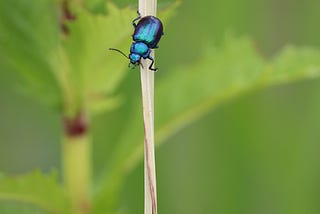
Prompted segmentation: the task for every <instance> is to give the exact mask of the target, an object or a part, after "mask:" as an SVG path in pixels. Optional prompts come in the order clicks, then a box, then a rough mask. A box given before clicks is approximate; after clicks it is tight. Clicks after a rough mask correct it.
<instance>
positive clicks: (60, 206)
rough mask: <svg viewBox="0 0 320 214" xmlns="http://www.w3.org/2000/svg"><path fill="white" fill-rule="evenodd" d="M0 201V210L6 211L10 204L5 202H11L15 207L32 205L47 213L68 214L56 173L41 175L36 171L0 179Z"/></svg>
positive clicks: (65, 199) (62, 190)
mask: <svg viewBox="0 0 320 214" xmlns="http://www.w3.org/2000/svg"><path fill="white" fill-rule="evenodd" d="M0 200H1V201H2V202H1V203H0V210H1V209H2V210H5V209H8V207H9V206H10V203H8V204H7V205H6V203H5V201H8V202H9V201H10V200H12V201H14V202H15V205H16V206H17V205H22V207H24V206H25V205H24V204H33V205H36V206H38V207H40V208H42V209H43V210H45V211H47V213H57V214H58V213H69V212H70V206H69V204H68V200H67V197H66V195H65V191H64V189H62V188H61V187H60V186H59V185H58V184H57V175H56V173H52V174H51V175H43V174H42V173H41V172H39V171H36V172H32V173H29V174H26V175H24V176H18V177H10V176H8V177H3V178H0ZM3 200H5V201H3ZM17 207H18V206H17ZM28 209H31V208H28ZM21 210H22V208H21ZM31 210H34V209H31Z"/></svg>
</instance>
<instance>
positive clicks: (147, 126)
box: [139, 0, 157, 214]
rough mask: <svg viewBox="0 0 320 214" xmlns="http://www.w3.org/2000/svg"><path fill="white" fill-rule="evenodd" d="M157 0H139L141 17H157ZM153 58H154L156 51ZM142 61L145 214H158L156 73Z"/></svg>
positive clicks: (146, 62) (152, 53)
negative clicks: (155, 138)
mask: <svg viewBox="0 0 320 214" xmlns="http://www.w3.org/2000/svg"><path fill="white" fill-rule="evenodd" d="M156 6H157V1H156V0H139V12H140V14H141V16H146V15H153V16H156ZM151 56H152V57H153V58H154V51H153V50H152V52H151ZM149 63H150V62H148V61H146V60H141V64H142V66H140V73H141V90H142V105H143V121H144V135H145V136H144V145H145V146H144V188H145V189H144V214H157V189H156V169H155V154H154V72H153V71H150V70H149V69H148V68H149Z"/></svg>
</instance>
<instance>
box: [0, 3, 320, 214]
mask: <svg viewBox="0 0 320 214" xmlns="http://www.w3.org/2000/svg"><path fill="white" fill-rule="evenodd" d="M116 3H117V4H118V5H119V6H126V5H128V4H130V5H133V6H134V5H135V3H134V2H132V1H119V2H116ZM166 4H167V2H165V1H160V0H159V6H160V7H161V6H165V5H166ZM319 9H320V1H318V0H305V1H299V0H242V1H235V0H223V1H222V0H214V1H212V0H202V1H192V0H185V1H183V2H182V3H181V5H180V7H179V8H178V9H177V10H176V15H175V16H174V17H173V18H172V19H171V20H170V22H169V23H168V24H167V26H165V33H166V34H165V37H163V39H162V41H161V48H160V49H159V50H157V57H158V61H157V65H158V67H159V68H161V72H159V73H157V74H156V78H160V79H161V78H162V77H163V76H166V75H170V73H166V72H165V71H166V70H169V68H170V67H172V66H177V65H181V64H184V65H188V64H192V63H193V62H196V61H197V60H198V59H199V57H200V56H201V54H200V52H201V50H202V49H201V48H202V47H203V46H204V45H206V44H208V43H212V44H219V43H220V42H221V41H222V40H223V38H224V37H225V34H226V32H230V31H231V32H232V33H233V34H234V35H236V36H241V35H249V36H250V37H251V38H252V39H253V40H254V43H255V45H256V47H257V50H258V51H259V53H260V54H261V55H262V56H264V57H266V58H268V57H271V56H273V54H274V53H276V52H277V51H278V50H280V49H281V48H282V47H284V46H285V45H287V44H294V45H297V46H311V47H317V48H320V39H319V35H320V28H319V20H320V13H319ZM171 47H175V48H171ZM166 50H170V51H166ZM0 51H2V50H0ZM2 54H3V53H2ZM0 63H1V61H0ZM2 67H3V66H2ZM162 71H163V72H162ZM136 80H137V79H134V81H136ZM134 81H133V80H132V78H131V79H130V77H127V78H126V80H125V81H124V82H123V87H124V88H131V89H133V90H136V91H139V90H140V88H139V84H138V83H135V82H134ZM319 92H320V80H319V79H314V80H309V81H302V82H297V83H295V84H290V85H282V86H274V87H271V88H270V87H269V88H267V89H262V90H259V91H255V92H251V93H247V94H245V95H242V96H240V97H237V98H235V99H233V100H231V101H228V102H226V103H224V104H223V105H221V106H220V107H219V108H218V109H216V110H215V111H213V112H210V113H209V114H208V115H205V117H202V118H201V119H199V120H197V121H196V122H195V123H193V124H192V125H190V126H188V127H186V128H185V129H183V130H182V131H180V132H179V133H178V134H176V135H175V136H174V137H172V138H170V139H168V140H167V141H166V142H165V143H164V144H163V145H161V146H160V147H158V148H157V152H156V158H157V176H158V177H157V181H158V200H159V201H158V204H159V213H176V214H178V213H179V214H180V213H181V214H182V213H183V214H195V213H219V214H242V213H243V214H249V213H252V214H270V213H272V214H285V213H288V214H289V213H290V214H313V213H319V212H320V203H319V196H320V183H319V181H320V168H319V163H320V156H319V152H318V151H320V132H319V129H320V102H319V100H320V99H319ZM135 94H138V93H135ZM155 105H156V108H157V104H155ZM128 111H129V110H128ZM109 119H110V115H108V114H104V115H100V116H99V117H96V118H94V120H93V121H92V126H93V133H94V136H95V138H94V141H95V142H97V143H101V142H103V138H104V127H106V126H108V120H109ZM61 132H62V131H61V127H60V117H59V115H58V114H56V113H54V112H52V111H51V110H50V109H47V107H46V105H44V104H42V103H40V102H37V100H34V99H32V98H30V97H27V96H25V95H23V93H20V92H19V90H17V88H16V81H15V78H14V75H13V74H12V71H11V70H10V69H5V68H4V69H2V70H0V170H1V171H2V172H5V173H10V174H20V173H23V172H27V171H29V170H32V169H36V168H40V169H42V170H44V171H50V170H51V169H52V168H58V169H60V164H61V163H60V146H61V145H60V136H61ZM99 161H101V160H99ZM100 165H102V164H100ZM96 168H97V169H99V164H97V166H96ZM121 198H122V206H123V207H124V209H126V210H130V213H142V212H143V163H142V162H140V164H139V165H138V167H137V168H135V169H134V170H133V171H132V172H131V173H130V175H129V176H128V177H127V179H126V185H125V187H124V188H123V191H122V197H121Z"/></svg>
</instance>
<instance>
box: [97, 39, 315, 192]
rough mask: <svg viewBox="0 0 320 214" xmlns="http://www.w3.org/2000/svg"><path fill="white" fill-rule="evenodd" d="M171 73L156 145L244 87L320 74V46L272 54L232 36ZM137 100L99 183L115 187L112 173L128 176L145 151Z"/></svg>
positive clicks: (158, 104) (158, 96) (164, 83)
mask: <svg viewBox="0 0 320 214" xmlns="http://www.w3.org/2000/svg"><path fill="white" fill-rule="evenodd" d="M168 74H169V75H166V76H164V77H163V78H162V79H160V80H159V81H156V83H155V87H156V88H155V109H156V114H155V117H156V119H155V121H156V125H155V131H156V143H157V145H159V144H161V143H163V142H165V141H166V140H167V139H168V138H170V137H171V136H173V135H174V134H175V133H177V132H178V131H180V130H181V129H183V128H184V127H186V126H187V125H189V124H191V123H193V122H194V121H196V120H198V119H199V118H200V117H202V116H204V115H205V114H207V113H208V112H210V111H213V110H214V109H215V108H216V107H217V106H219V105H220V104H221V103H223V102H226V101H228V100H231V99H232V98H235V97H237V96H239V95H242V94H244V93H245V92H249V91H253V90H257V89H259V88H262V87H269V86H271V85H274V84H284V83H290V82H293V81H297V80H303V79H306V78H315V77H317V76H319V75H320V51H319V50H316V49H312V48H293V47H287V48H285V49H284V50H283V51H282V52H280V53H279V54H277V55H276V56H275V57H274V58H272V59H271V60H267V59H264V58H263V57H261V56H260V55H259V54H258V53H257V52H256V50H255V48H254V46H253V44H252V42H251V41H250V39H248V38H240V39H235V38H233V37H228V38H227V39H226V41H225V42H224V44H223V45H222V46H220V47H213V46H212V45H210V46H208V47H206V48H205V51H204V54H203V56H202V57H201V59H200V60H199V62H197V63H195V64H193V65H184V66H181V67H178V68H173V69H172V70H171V71H168ZM157 75H160V74H156V76H157ZM136 100H137V101H136V102H133V104H132V106H130V108H131V112H130V118H125V120H126V121H125V122H124V121H123V124H125V128H124V129H122V130H121V138H120V140H119V142H117V144H116V148H114V149H113V154H112V157H111V158H110V159H111V160H109V161H110V162H111V163H113V166H112V167H113V168H110V166H109V168H108V173H106V177H108V178H109V179H108V180H107V179H106V180H105V182H103V181H102V183H100V185H101V186H98V188H101V189H107V188H110V187H109V186H110V185H111V184H112V180H113V179H112V177H113V176H114V178H117V179H119V178H118V177H121V175H122V177H123V176H124V175H125V174H126V173H127V172H129V171H130V170H131V169H132V168H133V167H135V166H136V165H137V163H138V162H139V161H140V160H141V159H142V157H143V127H142V115H141V103H140V99H136Z"/></svg>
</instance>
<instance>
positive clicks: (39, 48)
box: [0, 0, 320, 214]
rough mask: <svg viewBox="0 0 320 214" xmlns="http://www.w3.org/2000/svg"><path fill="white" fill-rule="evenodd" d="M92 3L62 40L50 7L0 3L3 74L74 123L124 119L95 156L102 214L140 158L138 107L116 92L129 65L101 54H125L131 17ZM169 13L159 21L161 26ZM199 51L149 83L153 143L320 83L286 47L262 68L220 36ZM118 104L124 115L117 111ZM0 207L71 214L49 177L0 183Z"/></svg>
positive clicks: (312, 57)
mask: <svg viewBox="0 0 320 214" xmlns="http://www.w3.org/2000/svg"><path fill="white" fill-rule="evenodd" d="M94 2H99V5H100V4H101V3H100V2H101V1H92V2H87V6H88V7H89V8H90V11H99V13H93V12H90V11H88V10H86V9H85V8H81V7H77V6H74V7H72V12H73V13H74V14H75V16H76V20H70V21H68V22H66V23H65V24H66V26H67V27H68V29H69V33H68V34H64V33H63V32H62V31H61V26H60V25H61V23H60V21H61V19H60V18H59V14H60V13H61V11H60V8H59V6H58V4H57V2H56V1H53V0H43V1H37V2H36V1H33V2H30V1H26V0H5V1H1V2H0V48H1V52H0V60H1V63H0V65H1V66H2V63H5V64H6V66H11V67H12V69H14V71H16V72H17V73H19V75H17V76H19V77H21V79H22V82H23V85H24V91H27V92H28V93H29V94H30V95H32V96H34V97H36V98H39V99H41V100H43V101H45V102H48V103H49V105H50V106H52V107H54V108H55V107H57V106H58V107H59V113H60V114H63V113H64V114H70V115H74V114H75V113H77V111H79V110H80V109H82V108H86V109H87V110H88V111H90V113H92V114H98V113H102V112H106V111H111V110H115V111H116V110H117V111H118V112H122V113H123V112H124V114H123V115H122V116H119V117H116V116H115V117H114V118H113V119H114V120H116V121H117V124H120V125H121V128H119V129H115V128H114V124H112V123H110V125H109V128H110V130H106V132H107V133H110V136H111V135H112V136H116V137H115V139H116V140H115V141H114V142H113V140H112V139H111V138H112V137H110V136H105V137H104V141H105V142H107V143H110V144H111V143H114V145H113V148H112V150H110V151H109V152H110V153H109V154H110V155H106V154H105V153H103V152H100V155H102V156H103V162H104V163H103V164H104V167H105V169H104V170H103V173H102V175H101V177H100V180H98V181H97V182H95V184H94V191H93V192H94V194H93V204H94V205H93V210H94V213H98V214H99V213H106V212H108V213H113V212H116V211H117V210H118V208H119V204H118V203H119V201H118V198H119V192H120V189H121V187H122V186H123V185H124V181H125V176H126V173H128V172H129V171H130V170H131V169H133V168H134V167H135V166H136V164H137V163H138V162H139V161H140V160H141V158H142V154H143V148H142V142H143V128H142V119H141V99H137V98H136V97H135V95H137V94H139V93H138V92H132V91H131V90H130V89H127V90H125V89H124V90H121V93H120V92H119V91H120V86H121V82H122V80H123V79H124V78H125V77H126V75H128V69H127V68H126V66H127V63H126V62H125V60H124V59H123V57H122V56H120V55H118V54H115V53H112V52H108V51H107V48H109V47H115V48H119V49H121V50H125V49H126V48H128V46H129V45H130V42H131V38H130V35H131V33H132V26H131V23H130V21H131V20H132V19H133V18H134V17H136V12H135V11H134V10H133V9H129V8H124V9H119V8H117V7H116V6H114V5H113V4H111V3H108V4H107V7H106V8H104V7H103V8H102V9H101V8H100V7H99V9H97V5H95V3H94ZM97 4H98V3H97ZM176 5H177V3H176V4H173V5H172V6H171V7H169V8H167V9H166V10H164V11H163V12H162V13H160V15H159V16H160V17H161V18H162V19H163V20H166V19H168V17H170V16H171V15H172V13H173V11H174V8H175V7H176ZM39 14H41V18H39ZM60 15H61V14H60ZM171 33H172V32H171ZM202 49H203V54H202V56H201V57H200V59H199V60H198V61H197V62H195V63H190V64H186V65H183V66H178V67H172V68H171V70H169V71H168V73H169V75H166V76H165V77H163V78H162V79H160V80H159V81H158V80H156V89H155V99H156V114H155V116H156V138H157V140H156V142H157V143H158V144H160V143H163V142H165V141H166V140H167V139H168V138H170V137H171V136H173V135H174V134H176V133H177V132H178V131H179V130H181V129H183V128H184V127H186V126H187V125H189V124H191V123H193V122H194V121H196V120H198V119H199V118H201V117H202V116H203V115H205V114H207V113H208V112H210V111H213V110H214V109H215V108H216V107H217V106H218V105H219V104H221V103H222V102H225V101H228V100H230V99H232V98H234V97H236V96H239V95H241V94H243V93H245V92H248V91H253V90H256V89H259V88H262V87H269V86H271V85H274V84H283V83H291V82H293V81H297V80H303V79H306V78H315V77H317V76H318V75H319V74H320V51H319V50H317V49H312V48H297V47H292V46H290V47H287V48H285V49H284V50H283V51H281V52H279V53H278V54H276V55H275V56H274V57H273V58H271V59H265V58H263V57H262V56H261V55H259V53H258V52H257V51H256V49H255V48H254V46H253V44H252V42H251V40H250V39H248V38H236V37H227V38H226V40H225V41H224V42H223V44H222V45H220V46H214V45H208V46H207V47H203V48H202ZM165 51H170V50H165ZM0 69H3V68H2V67H1V68H0ZM160 72H161V71H160ZM20 74H21V75H20ZM156 76H157V75H156ZM132 96H134V98H135V99H131V97H132ZM137 96H138V95H137ZM124 103H125V104H126V106H125V107H123V105H121V104H124ZM62 109H63V112H62ZM128 109H130V112H128ZM110 121H112V120H110ZM138 123H139V124H141V125H137V124H138ZM111 132H112V133H111ZM105 142H104V143H105ZM0 199H1V200H4V201H5V202H7V201H9V200H12V201H14V202H17V204H19V203H20V202H23V203H30V204H34V205H36V206H39V207H41V208H43V209H44V210H47V211H48V212H51V213H69V205H68V204H67V200H66V196H65V193H64V190H63V189H61V187H60V186H59V185H58V184H57V181H56V176H55V175H52V176H44V175H42V174H41V173H39V172H35V173H31V174H28V175H25V176H22V177H16V178H10V177H6V176H1V177H0ZM15 204H16V203H15ZM6 206H10V205H6ZM0 207H1V204H0Z"/></svg>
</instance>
